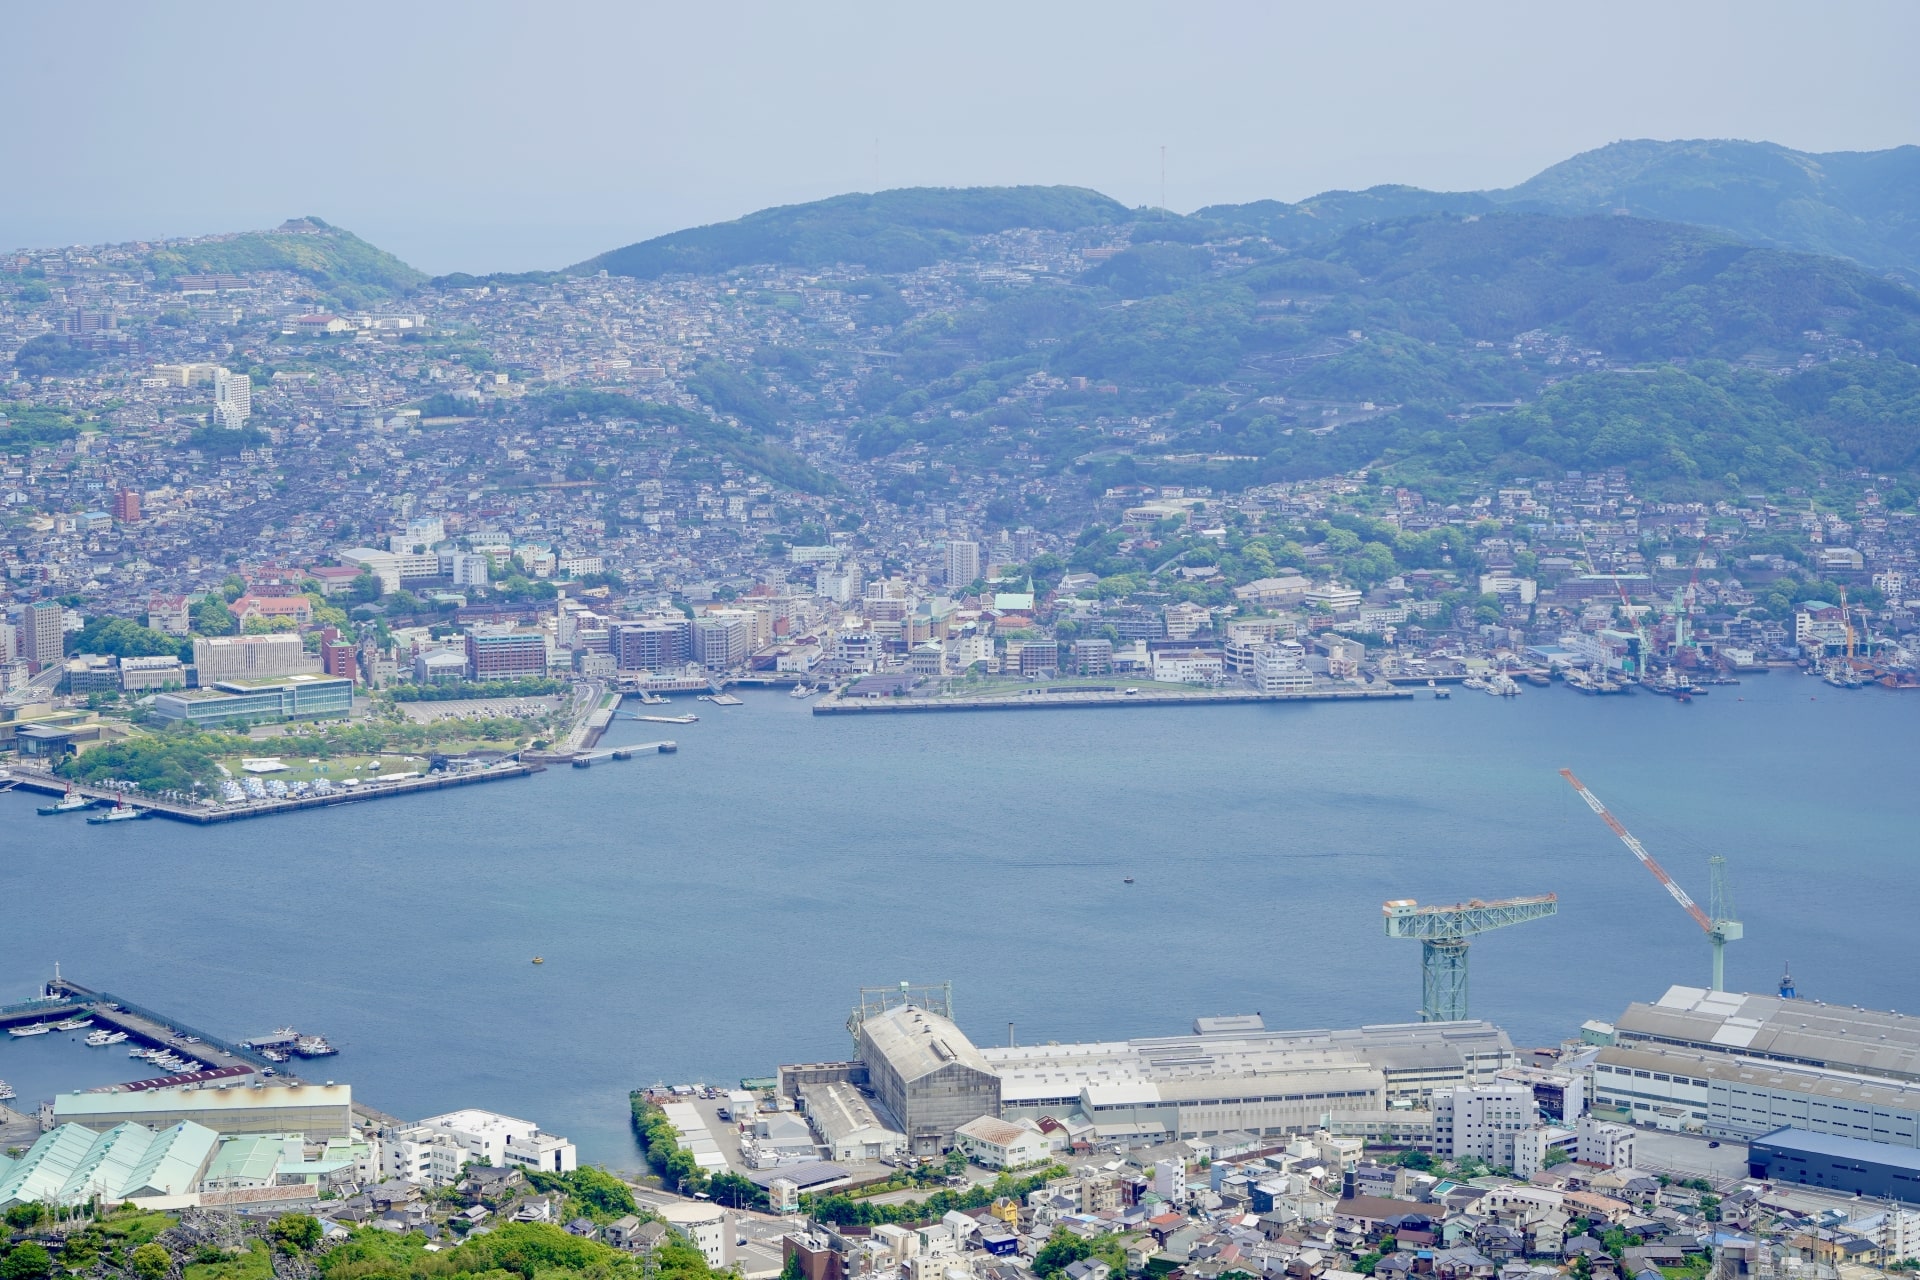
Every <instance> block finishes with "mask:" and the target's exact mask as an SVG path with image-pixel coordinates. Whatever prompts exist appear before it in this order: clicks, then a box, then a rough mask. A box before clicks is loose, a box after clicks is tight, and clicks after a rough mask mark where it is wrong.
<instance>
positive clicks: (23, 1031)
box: [7, 1022, 53, 1040]
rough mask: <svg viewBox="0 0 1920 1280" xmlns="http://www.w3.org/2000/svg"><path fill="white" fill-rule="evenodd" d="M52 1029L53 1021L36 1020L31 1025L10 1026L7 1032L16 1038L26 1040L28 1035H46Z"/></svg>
mask: <svg viewBox="0 0 1920 1280" xmlns="http://www.w3.org/2000/svg"><path fill="white" fill-rule="evenodd" d="M52 1030H53V1024H52V1023H51V1022H36V1023H34V1024H33V1025H32V1026H30V1027H8V1028H7V1034H8V1035H10V1036H13V1037H14V1038H15V1039H18V1040H24V1039H26V1038H27V1037H28V1036H44V1035H46V1034H47V1033H48V1032H49V1031H52Z"/></svg>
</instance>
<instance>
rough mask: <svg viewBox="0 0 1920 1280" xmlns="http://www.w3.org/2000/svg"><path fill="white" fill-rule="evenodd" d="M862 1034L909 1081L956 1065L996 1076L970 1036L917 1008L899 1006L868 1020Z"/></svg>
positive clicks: (933, 1014)
mask: <svg viewBox="0 0 1920 1280" xmlns="http://www.w3.org/2000/svg"><path fill="white" fill-rule="evenodd" d="M860 1034H861V1036H862V1038H864V1039H865V1040H866V1041H867V1042H868V1043H869V1044H871V1045H872V1046H873V1048H874V1050H875V1051H876V1052H878V1053H880V1054H881V1055H883V1056H884V1057H885V1058H886V1060H887V1062H888V1064H889V1065H890V1066H892V1068H893V1070H894V1071H895V1072H896V1073H898V1074H899V1076H900V1078H901V1079H902V1080H905V1081H913V1080H918V1079H921V1078H922V1077H924V1076H930V1075H932V1074H933V1073H934V1072H936V1071H939V1070H940V1069H941V1068H943V1067H946V1066H950V1065H952V1064H954V1063H959V1064H960V1065H961V1066H964V1067H970V1068H972V1069H973V1070H975V1071H979V1072H982V1073H984V1074H986V1075H993V1074H994V1070H993V1068H992V1067H991V1066H989V1065H988V1064H987V1060H986V1059H985V1058H983V1057H982V1056H980V1050H978V1049H976V1048H975V1047H974V1044H973V1041H971V1040H969V1039H967V1037H966V1033H964V1032H963V1031H961V1030H960V1028H959V1027H957V1026H955V1025H954V1024H953V1023H952V1022H950V1021H949V1020H948V1019H946V1018H943V1017H941V1016H940V1015H939V1014H937V1013H932V1012H929V1011H928V1010H926V1009H922V1008H920V1007H919V1006H917V1005H911V1004H903V1005H898V1006H896V1007H894V1008H892V1009H888V1010H887V1011H886V1012H885V1013H880V1014H875V1015H874V1016H873V1017H871V1018H867V1019H865V1020H864V1021H863V1022H861V1024H860ZM862 1056H864V1055H862Z"/></svg>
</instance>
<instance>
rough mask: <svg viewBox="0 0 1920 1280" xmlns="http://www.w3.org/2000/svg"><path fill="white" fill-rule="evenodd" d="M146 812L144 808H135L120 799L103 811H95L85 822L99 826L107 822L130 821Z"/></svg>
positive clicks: (141, 816)
mask: <svg viewBox="0 0 1920 1280" xmlns="http://www.w3.org/2000/svg"><path fill="white" fill-rule="evenodd" d="M147 812H148V811H147V810H145V809H136V808H134V807H133V806H132V805H130V804H128V803H127V802H126V801H125V800H122V801H121V802H120V803H119V804H116V805H115V806H113V808H111V809H109V810H107V811H106V812H105V813H96V814H94V815H93V816H92V817H91V818H88V819H87V824H88V825H89V826H94V827H99V826H104V825H106V824H107V823H109V822H132V821H134V820H135V819H136V818H144V817H146V816H147Z"/></svg>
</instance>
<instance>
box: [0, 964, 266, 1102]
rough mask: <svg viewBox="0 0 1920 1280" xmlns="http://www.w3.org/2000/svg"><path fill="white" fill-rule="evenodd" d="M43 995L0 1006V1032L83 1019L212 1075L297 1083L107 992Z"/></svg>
mask: <svg viewBox="0 0 1920 1280" xmlns="http://www.w3.org/2000/svg"><path fill="white" fill-rule="evenodd" d="M44 990H45V994H44V995H43V996H41V997H40V998H39V999H37V1000H26V1001H22V1002H21V1003H19V1004H9V1005H0V1028H4V1027H18V1026H25V1025H27V1024H29V1023H35V1022H51V1021H57V1020H58V1019H61V1018H70V1017H74V1016H75V1015H78V1014H84V1015H86V1016H87V1017H89V1018H91V1019H92V1020H93V1024H94V1026H95V1027H97V1028H98V1027H104V1028H109V1029H111V1030H114V1031H124V1032H126V1033H127V1039H128V1040H129V1041H137V1042H138V1043H140V1044H141V1045H143V1046H145V1047H147V1048H149V1049H172V1050H174V1051H176V1052H178V1053H181V1054H185V1055H188V1056H190V1057H193V1058H195V1059H197V1060H199V1061H201V1062H204V1063H206V1064H207V1066H208V1067H209V1068H211V1069H212V1070H213V1071H216V1072H223V1073H226V1074H237V1073H238V1072H240V1071H246V1072H256V1073H259V1074H262V1075H265V1074H267V1073H268V1072H275V1074H276V1075H277V1076H278V1077H279V1078H281V1079H284V1080H287V1081H288V1082H290V1083H298V1079H297V1077H294V1076H291V1075H287V1074H286V1073H285V1072H284V1071H276V1068H275V1066H274V1064H273V1063H272V1062H271V1061H269V1060H268V1059H267V1057H266V1056H265V1055H264V1054H260V1053H257V1052H255V1051H254V1050H252V1049H248V1048H246V1047H245V1046H243V1045H239V1044H235V1043H232V1042H229V1041H227V1040H225V1039H222V1038H221V1037H219V1036H216V1035H211V1034H209V1033H207V1032H205V1031H201V1030H199V1029H198V1028H195V1027H190V1026H188V1025H187V1024H186V1023H184V1022H181V1021H179V1020H177V1019H174V1018H169V1017H167V1016H165V1015H164V1014H159V1013H155V1012H154V1011H153V1010H151V1009H143V1008H141V1007H140V1006H139V1005H137V1004H134V1003H133V1002H131V1001H129V1000H125V999H122V998H121V997H119V996H117V995H114V994H113V993H112V992H110V991H95V990H94V989H92V988H91V987H84V986H81V985H80V984H79V983H77V982H74V981H72V980H71V979H68V978H62V977H58V976H56V977H55V978H54V979H53V980H52V981H51V982H49V983H47V985H46V987H45V988H44ZM189 1036H191V1037H193V1039H194V1043H191V1044H190V1043H188V1041H187V1038H188V1037H189ZM116 1047H117V1046H116Z"/></svg>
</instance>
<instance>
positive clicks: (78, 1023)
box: [53, 1014, 93, 1031]
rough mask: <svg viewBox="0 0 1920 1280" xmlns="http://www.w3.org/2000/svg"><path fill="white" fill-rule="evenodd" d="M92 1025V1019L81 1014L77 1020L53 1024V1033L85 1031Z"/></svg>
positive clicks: (72, 1019) (70, 1019)
mask: <svg viewBox="0 0 1920 1280" xmlns="http://www.w3.org/2000/svg"><path fill="white" fill-rule="evenodd" d="M92 1025H93V1019H92V1018H89V1017H86V1016H85V1015H84V1014H83V1015H82V1016H80V1017H78V1018H68V1019H67V1020H66V1021H65V1022H56V1023H54V1024H53V1029H54V1030H55V1031H85V1030H86V1029H87V1028H88V1027H90V1026H92Z"/></svg>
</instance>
